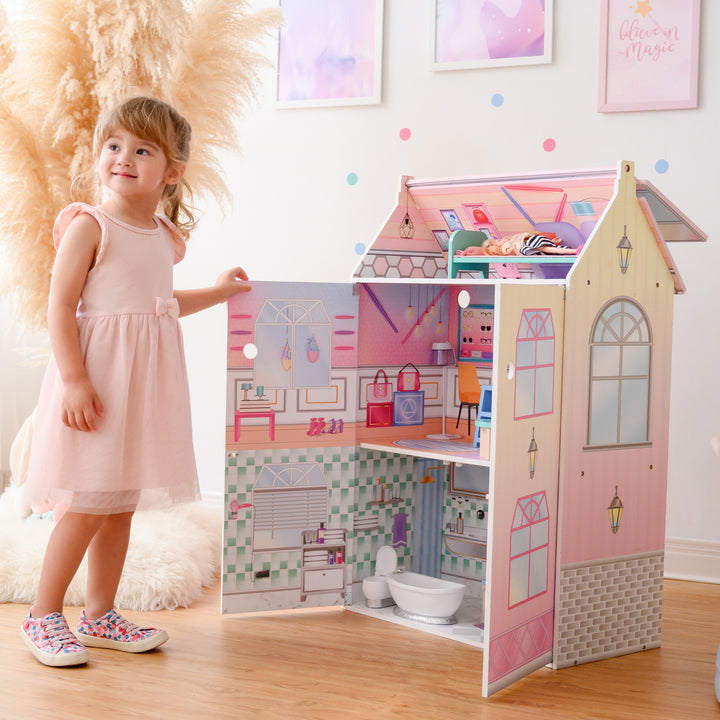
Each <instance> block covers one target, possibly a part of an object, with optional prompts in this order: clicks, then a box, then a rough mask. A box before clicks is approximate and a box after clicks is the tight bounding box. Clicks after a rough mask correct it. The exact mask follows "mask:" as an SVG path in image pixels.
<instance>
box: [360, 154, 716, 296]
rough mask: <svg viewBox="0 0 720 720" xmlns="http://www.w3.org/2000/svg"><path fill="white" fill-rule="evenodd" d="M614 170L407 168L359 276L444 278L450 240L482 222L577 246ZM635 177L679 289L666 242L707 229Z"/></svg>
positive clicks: (609, 194)
mask: <svg viewBox="0 0 720 720" xmlns="http://www.w3.org/2000/svg"><path fill="white" fill-rule="evenodd" d="M617 178H618V169H616V168H600V169H589V170H573V171H550V172H545V173H521V174H514V175H502V176H499V175H498V176H478V177H450V178H430V179H425V180H416V179H414V178H413V177H411V176H402V178H401V182H400V191H399V193H398V201H397V204H396V205H395V207H394V208H393V210H392V212H391V213H390V216H389V217H388V219H387V221H386V222H385V224H384V225H383V227H382V228H381V230H380V232H379V233H378V235H377V237H376V238H375V240H374V241H373V243H372V245H371V246H370V248H369V249H368V250H367V252H366V253H365V255H364V256H363V258H362V260H361V262H360V264H359V265H358V267H357V268H356V270H355V273H354V278H356V279H358V280H360V281H362V280H364V279H367V280H370V279H378V278H407V279H443V278H447V277H448V260H447V254H448V242H449V238H450V235H451V234H452V233H453V232H454V231H455V230H480V231H483V232H485V233H486V234H488V235H490V236H493V237H504V236H510V235H514V234H515V233H524V232H531V231H537V232H555V233H556V234H557V236H558V237H560V238H561V239H562V240H563V241H565V242H567V243H568V244H570V245H572V246H573V247H578V246H579V245H582V244H583V243H584V242H586V241H587V240H589V239H590V237H591V235H592V232H593V229H594V227H595V225H596V224H597V223H598V221H599V220H600V219H601V217H602V215H603V213H604V211H605V209H606V207H607V206H608V205H609V204H610V202H611V201H612V200H613V198H614V197H615V194H616V181H617ZM635 182H636V188H637V197H638V200H639V202H640V205H641V207H642V208H643V211H644V212H645V215H646V217H647V218H648V221H649V223H650V225H651V227H652V228H653V232H654V233H655V236H656V239H657V240H658V244H659V245H660V247H661V251H662V253H663V256H664V257H665V260H666V262H667V264H668V267H669V268H670V271H671V273H672V274H673V278H674V281H675V290H676V292H682V291H683V290H684V286H683V285H682V280H681V279H680V276H679V273H678V271H677V268H676V267H675V264H674V262H673V260H672V257H671V255H670V253H669V251H668V250H667V247H666V246H665V243H667V242H684V241H691V240H692V241H704V240H706V239H707V236H706V234H705V233H704V232H703V231H702V230H700V228H698V227H697V225H695V224H694V223H693V222H692V221H691V220H690V219H689V218H688V217H687V216H686V215H685V214H684V213H683V212H682V211H680V210H679V209H678V208H677V207H676V206H675V205H674V204H673V203H672V202H671V201H670V200H669V199H668V198H667V197H665V195H663V194H662V193H661V192H660V191H659V190H658V189H657V188H656V187H655V186H654V185H652V183H650V182H648V181H647V180H640V179H636V181H635ZM518 267H519V268H521V271H522V272H523V274H524V276H526V277H529V278H534V277H538V276H539V275H541V273H538V271H537V269H536V270H533V269H531V268H530V267H525V268H523V267H522V265H521V264H520V263H518ZM535 267H537V266H535ZM468 276H469V277H480V275H479V274H473V273H468V274H467V275H466V277H465V279H467V277H468Z"/></svg>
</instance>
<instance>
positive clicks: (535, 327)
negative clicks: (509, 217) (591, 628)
mask: <svg viewBox="0 0 720 720" xmlns="http://www.w3.org/2000/svg"><path fill="white" fill-rule="evenodd" d="M563 312H564V300H563V288H562V287H560V286H552V285H542V286H539V285H529V284H517V285H515V284H512V285H511V284H498V285H497V286H496V288H495V327H496V336H495V343H496V344H495V352H494V363H493V380H492V385H493V402H492V429H491V433H492V435H491V462H492V465H491V472H490V504H489V523H488V565H487V568H486V570H487V577H486V600H485V640H484V656H483V696H484V697H487V696H489V695H491V694H493V693H495V692H497V691H498V690H501V689H502V688H504V687H506V686H508V685H510V684H511V683H513V682H515V681H516V680H518V679H520V678H521V677H524V676H525V675H528V674H529V673H531V672H533V671H534V670H536V669H538V668H540V667H542V666H543V665H545V664H547V663H549V662H550V661H551V659H552V644H553V613H554V592H555V556H556V545H557V516H558V463H559V442H560V416H561V407H560V405H561V378H562V357H563Z"/></svg>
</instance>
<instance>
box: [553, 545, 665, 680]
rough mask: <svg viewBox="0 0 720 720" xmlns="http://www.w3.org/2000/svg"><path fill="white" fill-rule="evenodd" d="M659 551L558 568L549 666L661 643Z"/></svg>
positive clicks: (660, 571)
mask: <svg viewBox="0 0 720 720" xmlns="http://www.w3.org/2000/svg"><path fill="white" fill-rule="evenodd" d="M663 560H664V555H663V553H659V554H654V555H642V556H633V557H626V558H618V559H615V560H612V561H603V562H598V563H594V564H590V565H573V566H565V567H562V568H561V569H560V593H559V597H558V607H557V624H556V628H557V631H556V638H555V646H554V650H553V667H557V668H561V667H568V666H569V665H577V664H579V663H586V662H593V661H595V660H601V659H603V658H608V657H614V656H616V655H624V654H627V653H631V652H637V651H639V650H646V649H649V648H653V647H659V646H660V625H661V621H662V592H663V564H664V562H663Z"/></svg>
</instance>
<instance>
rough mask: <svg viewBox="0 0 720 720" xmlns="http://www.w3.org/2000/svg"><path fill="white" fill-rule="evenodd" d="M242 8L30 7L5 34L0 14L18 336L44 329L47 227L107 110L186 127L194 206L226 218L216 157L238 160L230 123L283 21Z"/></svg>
mask: <svg viewBox="0 0 720 720" xmlns="http://www.w3.org/2000/svg"><path fill="white" fill-rule="evenodd" d="M248 4H249V3H248V1H247V0H196V2H195V4H194V5H191V4H190V3H189V2H186V1H184V0H51V1H49V0H28V1H27V3H26V6H27V12H26V13H25V15H24V19H23V20H22V21H19V22H18V23H14V24H13V26H12V27H9V26H8V23H7V20H6V15H5V11H4V9H3V8H2V6H1V5H0V147H2V148H3V151H2V153H0V178H2V181H0V256H1V257H0V262H1V265H0V273H1V274H0V292H3V293H7V292H8V291H10V292H11V293H13V294H14V296H15V300H16V303H15V307H16V308H17V311H16V319H17V320H18V321H20V323H21V324H22V325H24V326H25V327H26V329H30V330H38V329H43V328H44V327H45V312H46V306H47V296H48V291H49V287H50V275H51V271H52V263H53V260H54V249H53V246H52V236H51V235H52V225H53V222H54V219H55V217H56V215H57V213H58V212H59V211H60V210H61V209H62V208H63V207H64V206H65V205H66V204H67V203H69V202H70V201H71V197H70V184H71V182H72V180H73V178H75V177H76V176H77V175H78V174H80V173H81V172H83V171H85V170H87V169H88V167H90V166H91V164H92V155H91V144H92V132H93V128H94V125H95V121H96V119H97V116H98V114H99V113H100V111H101V110H102V109H104V108H105V107H107V106H108V105H111V104H114V103H115V102H117V101H118V100H121V99H123V98H126V97H130V96H132V95H137V94H147V95H152V96H154V97H158V98H160V99H162V100H166V101H168V102H170V103H171V104H172V105H174V106H175V107H176V108H177V109H178V110H179V111H180V112H181V113H182V114H183V115H185V117H186V118H187V119H188V121H189V122H190V124H191V125H192V127H193V142H192V147H191V153H192V156H191V161H190V163H189V165H188V170H187V178H188V181H189V182H190V184H191V186H192V188H193V191H194V193H195V195H196V196H197V197H200V198H204V197H208V196H213V197H214V198H215V199H216V200H217V201H218V202H219V203H220V205H221V206H226V204H227V202H228V200H229V199H230V192H229V190H228V188H227V186H226V184H225V181H224V177H223V173H222V168H221V166H220V162H219V159H218V155H217V153H218V151H219V150H225V149H231V150H235V151H238V150H239V147H238V140H237V134H236V131H235V123H236V121H237V120H238V119H239V118H240V117H242V115H243V114H244V112H245V111H246V110H247V109H248V107H249V106H250V103H251V101H252V100H253V99H254V97H255V92H256V88H257V81H258V71H259V68H260V67H262V66H263V65H267V64H268V60H267V59H266V58H265V57H264V56H263V55H262V54H261V52H260V51H259V50H258V47H259V44H260V42H261V41H262V40H263V39H264V37H265V36H266V35H267V34H268V33H270V32H271V31H272V30H274V29H275V28H276V27H277V25H278V24H279V18H280V15H279V12H278V11H275V10H264V11H258V12H249V11H248ZM73 199H83V200H86V201H88V202H95V201H97V198H96V197H92V196H91V194H88V196H87V197H82V198H73Z"/></svg>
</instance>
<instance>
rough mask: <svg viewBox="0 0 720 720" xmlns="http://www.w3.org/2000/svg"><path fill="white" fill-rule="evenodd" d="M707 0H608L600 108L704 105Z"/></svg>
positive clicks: (604, 1) (603, 6)
mask: <svg viewBox="0 0 720 720" xmlns="http://www.w3.org/2000/svg"><path fill="white" fill-rule="evenodd" d="M700 5H701V0H683V2H671V1H670V0H634V1H633V2H631V3H628V1H627V0H602V4H601V11H600V12H601V16H600V63H599V69H600V77H599V83H598V111H599V112H627V111H637V110H679V109H687V108H696V107H697V106H698V66H699V51H700V47H699V46H700Z"/></svg>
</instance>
